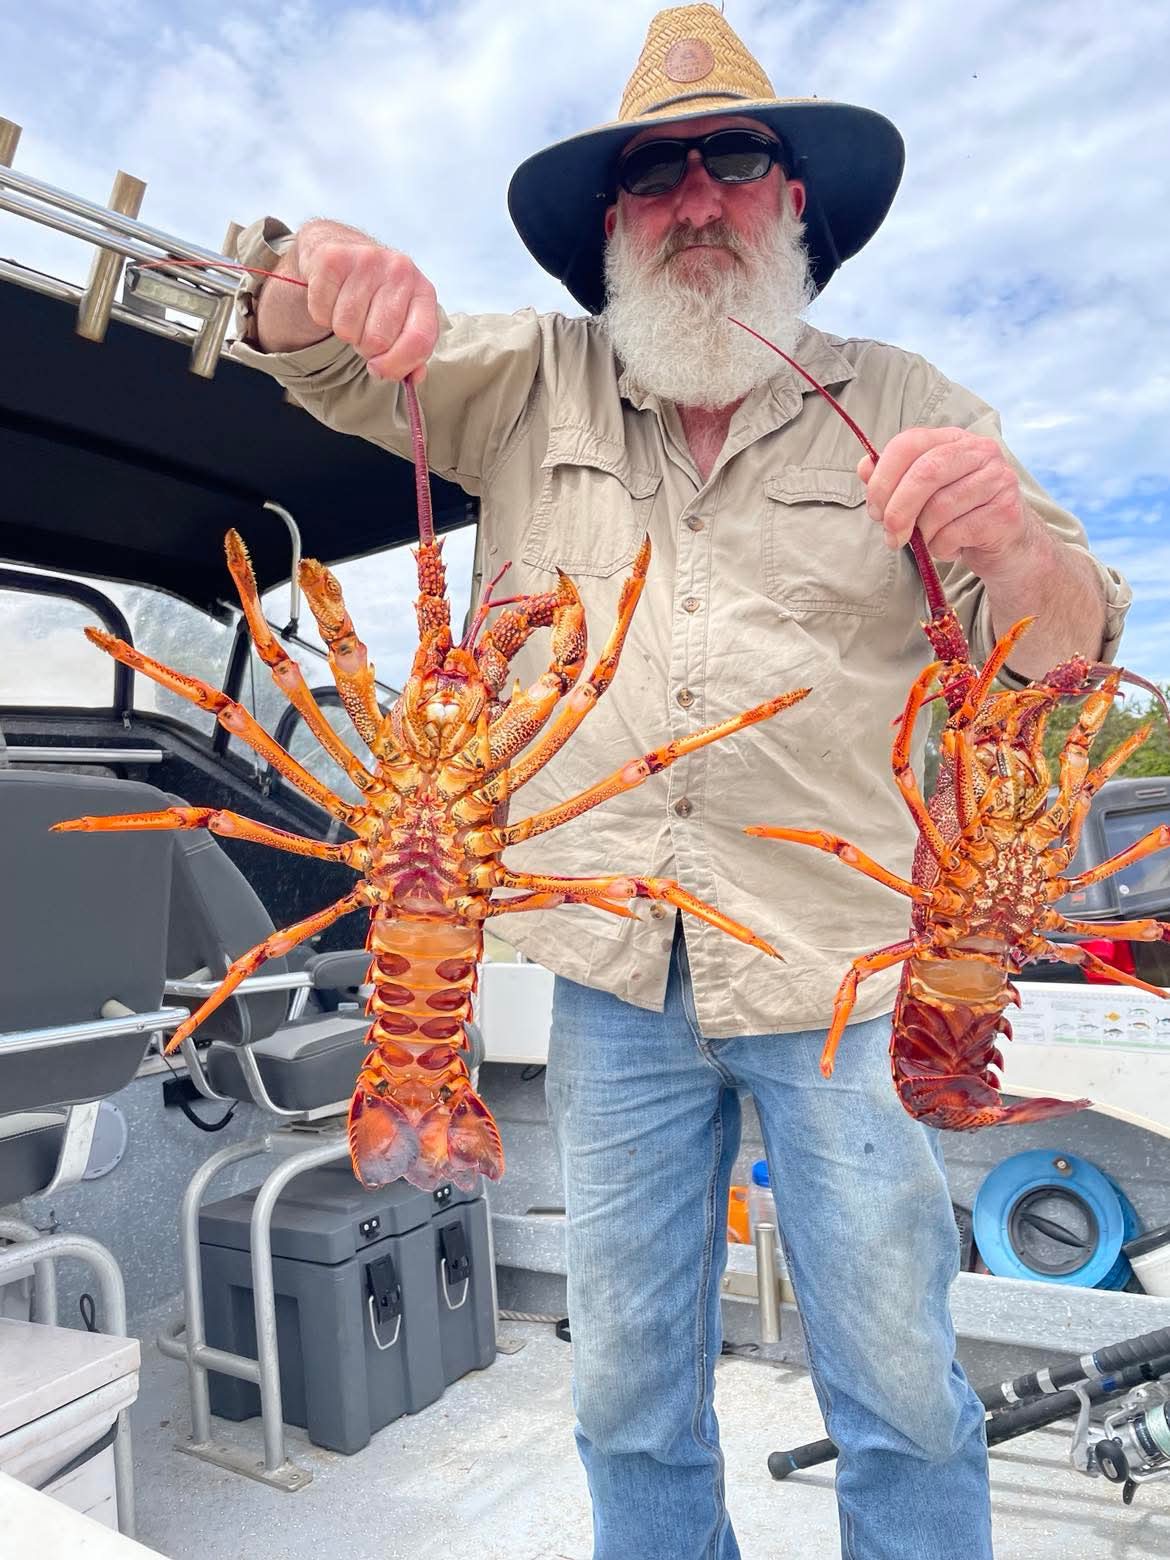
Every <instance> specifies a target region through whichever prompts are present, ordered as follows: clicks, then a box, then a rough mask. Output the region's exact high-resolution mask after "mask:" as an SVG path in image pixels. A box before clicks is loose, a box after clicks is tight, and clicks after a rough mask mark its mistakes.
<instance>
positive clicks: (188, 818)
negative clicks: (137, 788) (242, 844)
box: [50, 807, 358, 871]
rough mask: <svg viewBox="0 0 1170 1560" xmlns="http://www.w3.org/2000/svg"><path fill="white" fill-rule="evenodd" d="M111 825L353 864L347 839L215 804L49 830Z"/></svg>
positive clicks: (96, 829) (98, 829) (94, 830)
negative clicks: (203, 834) (319, 836)
mask: <svg viewBox="0 0 1170 1560" xmlns="http://www.w3.org/2000/svg"><path fill="white" fill-rule="evenodd" d="M114 829H210V830H211V832H212V834H222V835H224V836H225V837H226V838H228V839H233V840H251V841H252V843H253V844H255V845H271V846H274V847H275V848H276V849H277V850H287V851H291V852H292V853H293V855H295V856H315V857H316V858H317V859H318V861H341V862H344V863H345V864H346V865H352V863H351V861H350V857H351V856H352V854H353V850H352V847H351V845H349V844H348V843H347V844H345V845H326V844H324V843H323V842H322V841H321V840H310V839H306V838H305V836H304V835H303V834H290V833H289V832H288V831H287V830H286V829H273V828H270V827H269V825H268V824H266V823H257V822H256V820H255V819H254V818H243V817H241V816H240V814H239V813H234V812H225V811H224V810H223V809H222V808H217V807H167V808H164V809H163V810H162V811H161V812H148V813H116V814H113V815H111V816H108V817H101V818H97V817H85V818H69V819H67V820H66V821H65V822H63V823H55V824H54V825H53V827H52V829H51V831H50V832H51V833H53V834H73V833H85V834H101V833H105V832H106V831H112V830H114ZM354 870H355V871H356V870H358V869H357V868H355V869H354Z"/></svg>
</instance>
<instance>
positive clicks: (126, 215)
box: [0, 119, 239, 379]
mask: <svg viewBox="0 0 1170 1560" xmlns="http://www.w3.org/2000/svg"><path fill="white" fill-rule="evenodd" d="M20 134H21V130H20V126H19V125H17V124H14V123H13V122H12V121H11V120H9V119H0V210H3V211H9V212H12V213H13V215H15V216H18V217H27V218H28V219H29V220H30V221H32V222H38V223H40V224H41V225H42V226H43V227H49V228H53V229H55V230H56V231H57V232H59V233H65V234H67V235H68V236H69V237H70V238H80V239H82V240H83V241H84V242H85V243H88V244H92V245H93V246H94V247H95V248H96V249H97V251H98V253H97V255H96V256H95V257H94V261H93V265H92V267H91V269H90V274H89V281H88V283H87V285H86V287H85V289H84V291H82V293H81V294H80V296H79V298H78V311H77V329H78V333H79V334H80V335H82V336H85V337H86V338H87V339H89V340H90V341H101V340H103V339H104V337H105V334H106V331H107V329H108V327H109V323H110V319H111V317H112V314H113V312H114V298H115V294H116V292H117V288H118V283H119V281H121V280H122V278H123V271H124V269H125V262H126V261H127V260H131V261H133V260H137V261H140V262H145V264H146V266H147V267H149V269H147V270H136V269H134V268H133V267H131V268H130V271H129V272H128V273H127V277H126V280H127V287H126V296H127V297H129V298H135V297H137V298H140V299H144V300H145V307H144V306H143V305H142V304H140V305H139V307H138V309H137V310H135V309H133V308H131V309H126V308H125V307H123V309H122V310H121V311H119V312H120V314H121V316H122V317H126V316H129V317H130V318H132V319H135V320H138V319H142V318H144V317H145V318H148V317H149V311H150V310H151V308H152V307H153V308H155V309H157V308H158V307H159V306H160V305H161V307H162V308H164V309H174V310H176V311H178V312H180V313H183V314H187V315H190V316H193V317H194V318H196V319H198V320H199V322H200V323H199V325H198V326H197V327H196V328H195V329H194V331H191V332H184V334H186V335H187V336H188V339H190V341H191V371H192V373H195V374H198V375H200V376H201V377H202V378H204V379H210V378H211V377H212V375H213V374H214V373H215V369H216V364H217V363H218V360H219V356H220V353H221V352H222V351H223V346H224V341H225V339H226V336H227V330H228V326H229V324H230V323H231V315H232V303H233V300H234V298H235V295H236V292H237V290H238V288H239V276H238V274H237V273H236V272H235V271H233V270H231V269H229V267H230V265H231V262H230V261H229V260H228V259H227V257H226V256H225V255H222V254H217V253H216V251H215V250H212V249H204V248H203V247H202V246H201V245H198V244H192V243H189V242H188V241H187V240H186V239H182V238H177V237H176V236H175V235H174V234H172V233H165V232H163V231H162V230H161V229H160V228H154V227H150V226H148V225H147V224H146V223H143V222H139V221H138V220H137V216H138V210H139V207H140V206H141V204H142V197H143V195H144V194H145V191H146V185H145V184H144V183H143V182H142V181H141V180H140V179H136V178H134V177H133V176H132V175H130V174H126V173H121V172H120V173H118V175H117V177H116V178H115V180H114V187H113V191H112V193H111V195H110V203H109V205H108V206H100V205H98V204H97V203H96V202H94V201H90V200H85V199H84V198H83V197H82V196H80V195H71V194H70V193H69V192H68V191H67V190H60V189H57V188H56V187H55V186H54V185H52V184H46V183H44V181H43V180H41V179H34V178H32V177H31V176H30V175H28V174H22V173H17V172H16V170H15V169H14V168H13V167H12V166H11V164H12V160H13V158H14V157H15V155H16V148H17V145H18V144H19V141H20ZM238 233H239V227H238V225H237V224H236V223H232V224H231V225H230V226H229V228H228V232H227V235H226V237H225V241H224V242H225V246H227V245H230V244H232V243H234V241H235V237H236V235H237V234H238ZM175 260H195V261H199V262H201V264H200V265H199V268H198V271H197V273H196V272H195V271H194V268H189V267H187V266H183V265H175V264H174V261H175ZM168 262H169V263H168Z"/></svg>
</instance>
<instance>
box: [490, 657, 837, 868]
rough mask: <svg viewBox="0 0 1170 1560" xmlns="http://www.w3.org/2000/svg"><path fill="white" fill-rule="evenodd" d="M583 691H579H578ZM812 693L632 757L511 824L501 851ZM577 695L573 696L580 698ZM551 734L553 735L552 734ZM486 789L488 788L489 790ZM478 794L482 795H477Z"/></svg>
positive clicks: (782, 698) (785, 696) (801, 691)
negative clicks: (563, 798) (564, 798)
mask: <svg viewBox="0 0 1170 1560" xmlns="http://www.w3.org/2000/svg"><path fill="white" fill-rule="evenodd" d="M581 691H582V690H580V689H578V690H577V692H578V693H579V692H581ZM809 692H810V690H809V689H808V688H797V689H795V690H794V691H793V692H792V693H782V694H780V695H779V697H778V698H775V699H769V700H768V701H767V702H766V703H764V704H757V705H756V706H755V708H754V709H750V710H744V711H743V712H742V714H739V715H733V716H732V717H731V719H730V720H724V721H720V722H719V724H718V725H717V726H707V727H705V728H704V729H703V730H702V731H696V732H694V733H693V734H692V735H691V736H689V737H679V738H678V739H677V740H676V741H674V742H668V743H666V744H665V745H664V746H663V747H659V748H652V749H651V751H650V752H649V753H644V754H643V755H642V757H641V758H631V759H630V760H629V761H628V763H625V764H623V765H622V767H621V768H620V769H615V770H614V772H613V774H611V775H607V776H606V778H605V779H604V780H599V781H598V782H597V784H596V785H593V786H590V787H589V789H588V790H587V791H579V792H578V793H577V795H576V796H572V797H570V798H569V800H568V801H567V802H561V803H559V804H558V805H557V806H556V807H550V808H548V809H547V810H546V811H545V812H541V813H534V814H533V815H532V817H531V818H523V819H521V821H520V822H519V823H514V824H511V825H510V826H509V827H508V828H506V829H501V830H500V831H499V843H500V846H501V848H502V847H503V846H505V845H515V844H517V843H518V842H519V841H520V840H528V839H532V837H533V836H534V835H537V834H544V833H546V832H547V830H549V829H555V828H557V827H558V825H560V824H562V823H567V822H568V821H569V819H570V818H577V817H579V816H580V815H581V814H582V813H584V812H588V811H589V810H590V808H592V807H596V806H598V805H599V804H600V803H601V802H607V801H609V799H610V797H613V796H620V795H622V793H623V792H625V791H632V790H634V789H635V788H636V787H637V786H640V785H641V784H642V783H643V781H645V780H649V778H650V776H651V775H656V774H658V773H659V772H660V771H661V770H663V769H667V768H669V767H670V765H671V764H673V763H674V762H675V761H676V759H680V758H683V757H685V755H686V754H688V753H693V752H695V751H696V750H697V749H698V748H701V747H706V746H707V744H708V743H709V742H718V741H719V740H720V739H721V738H722V737H728V736H730V735H731V734H732V732H735V731H741V730H742V729H743V728H744V727H745V726H754V725H755V724H756V723H757V722H758V721H761V720H767V719H768V718H769V717H770V716H772V715H775V714H777V713H778V712H779V711H780V710H784V709H787V708H788V707H789V706H790V705H793V704H797V703H799V702H800V700H801V699H803V698H806V697H807V696H808V694H809ZM576 697H577V694H576V693H574V694H573V698H576ZM550 735H551V733H550ZM485 789H486V788H485ZM476 794H477V795H479V794H481V793H476Z"/></svg>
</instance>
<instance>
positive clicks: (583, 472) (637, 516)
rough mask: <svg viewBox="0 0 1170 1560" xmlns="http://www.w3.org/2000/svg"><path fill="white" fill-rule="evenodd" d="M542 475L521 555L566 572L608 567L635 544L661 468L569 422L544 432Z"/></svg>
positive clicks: (608, 570)
mask: <svg viewBox="0 0 1170 1560" xmlns="http://www.w3.org/2000/svg"><path fill="white" fill-rule="evenodd" d="M541 471H542V473H543V480H542V482H541V487H540V497H539V499H538V500H537V505H536V513H535V514H534V515H533V517H532V523H531V525H530V526H529V527H528V532H527V535H526V538H525V542H524V548H523V551H522V552H521V555H520V556H521V557H522V558H523V560H524V562H525V563H527V564H531V565H533V566H534V567H536V568H542V569H557V568H560V569H563V570H564V571H565V573H566V574H569V575H573V574H594V575H602V576H604V575H609V574H616V573H617V571H618V570H619V569H621V568H624V567H625V566H626V565H627V564H630V563H632V562H633V560H634V556H635V554H636V553H637V551H638V548H639V546H640V545H641V542H642V538H643V537H644V536H645V534H646V528H647V526H648V524H649V521H650V511H651V509H652V508H653V507H654V500H655V497H656V496H657V493H658V489H659V487H660V486H661V485H662V474H661V472H657V471H649V470H645V469H641V468H639V467H637V466H633V465H631V464H630V460H629V456H628V454H627V452H626V448H625V446H624V445H623V444H620V443H618V442H617V441H616V440H613V439H606V438H602V437H600V436H599V435H597V434H596V433H594V432H593V431H592V430H591V429H588V428H581V427H578V426H572V425H567V424H566V425H561V426H555V427H553V428H552V429H551V430H550V431H549V440H548V450H547V452H546V454H545V457H544V460H543V461H542V462H541Z"/></svg>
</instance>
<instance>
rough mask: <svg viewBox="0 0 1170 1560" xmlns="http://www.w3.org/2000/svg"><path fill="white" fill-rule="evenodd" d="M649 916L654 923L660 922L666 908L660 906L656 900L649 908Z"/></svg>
mask: <svg viewBox="0 0 1170 1560" xmlns="http://www.w3.org/2000/svg"><path fill="white" fill-rule="evenodd" d="M650 914H651V915H652V916H653V918H654V919H655V920H656V921H661V920H662V919H663V917H664V916H665V915H666V907H665V906H664V905H660V904H659V903H658V901H657V900H655V901H654V903H653V904H652V905H651V906H650Z"/></svg>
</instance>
